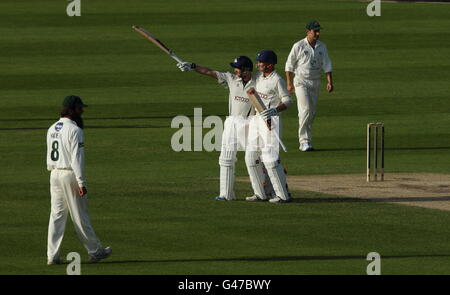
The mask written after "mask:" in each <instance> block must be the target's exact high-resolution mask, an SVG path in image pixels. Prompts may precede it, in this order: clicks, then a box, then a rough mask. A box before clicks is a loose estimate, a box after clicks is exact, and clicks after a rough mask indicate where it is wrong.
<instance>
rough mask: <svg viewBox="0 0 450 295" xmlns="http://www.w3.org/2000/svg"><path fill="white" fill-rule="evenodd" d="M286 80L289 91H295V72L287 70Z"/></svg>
mask: <svg viewBox="0 0 450 295" xmlns="http://www.w3.org/2000/svg"><path fill="white" fill-rule="evenodd" d="M286 81H287V89H288V91H289V93H293V92H294V90H295V88H294V73H293V72H289V71H287V72H286Z"/></svg>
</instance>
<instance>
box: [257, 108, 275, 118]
mask: <svg viewBox="0 0 450 295" xmlns="http://www.w3.org/2000/svg"><path fill="white" fill-rule="evenodd" d="M276 115H278V111H277V109H276V108H271V109H267V110H265V111H263V112H262V113H261V117H262V118H263V119H264V120H265V121H267V120H269V119H270V117H273V116H276Z"/></svg>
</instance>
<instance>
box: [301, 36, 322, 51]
mask: <svg viewBox="0 0 450 295" xmlns="http://www.w3.org/2000/svg"><path fill="white" fill-rule="evenodd" d="M303 40H305V42H306V44H307V45H308V46H309V47H310V48H313V47H312V46H311V44H309V42H308V38H307V37H305V39H303ZM321 43H322V42H320V40H317V41H316V46H314V48H313V49H317V48H319V47H320V46H321Z"/></svg>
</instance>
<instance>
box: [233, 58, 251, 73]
mask: <svg viewBox="0 0 450 295" xmlns="http://www.w3.org/2000/svg"><path fill="white" fill-rule="evenodd" d="M230 66H232V67H233V68H236V69H240V70H242V71H252V70H253V62H252V60H251V59H250V58H248V57H247V56H239V57H236V58H235V59H234V62H230Z"/></svg>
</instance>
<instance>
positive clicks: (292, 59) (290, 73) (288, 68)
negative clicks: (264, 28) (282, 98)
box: [284, 44, 298, 93]
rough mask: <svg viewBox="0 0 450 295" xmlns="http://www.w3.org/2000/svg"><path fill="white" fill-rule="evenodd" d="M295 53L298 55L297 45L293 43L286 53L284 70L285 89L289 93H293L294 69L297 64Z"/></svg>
mask: <svg viewBox="0 0 450 295" xmlns="http://www.w3.org/2000/svg"><path fill="white" fill-rule="evenodd" d="M297 55H298V46H297V44H294V46H292V49H291V52H290V53H289V55H288V58H287V60H286V65H285V68H284V69H285V72H286V82H287V89H288V91H289V93H293V92H294V90H295V88H294V71H295V67H296V66H297Z"/></svg>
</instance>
